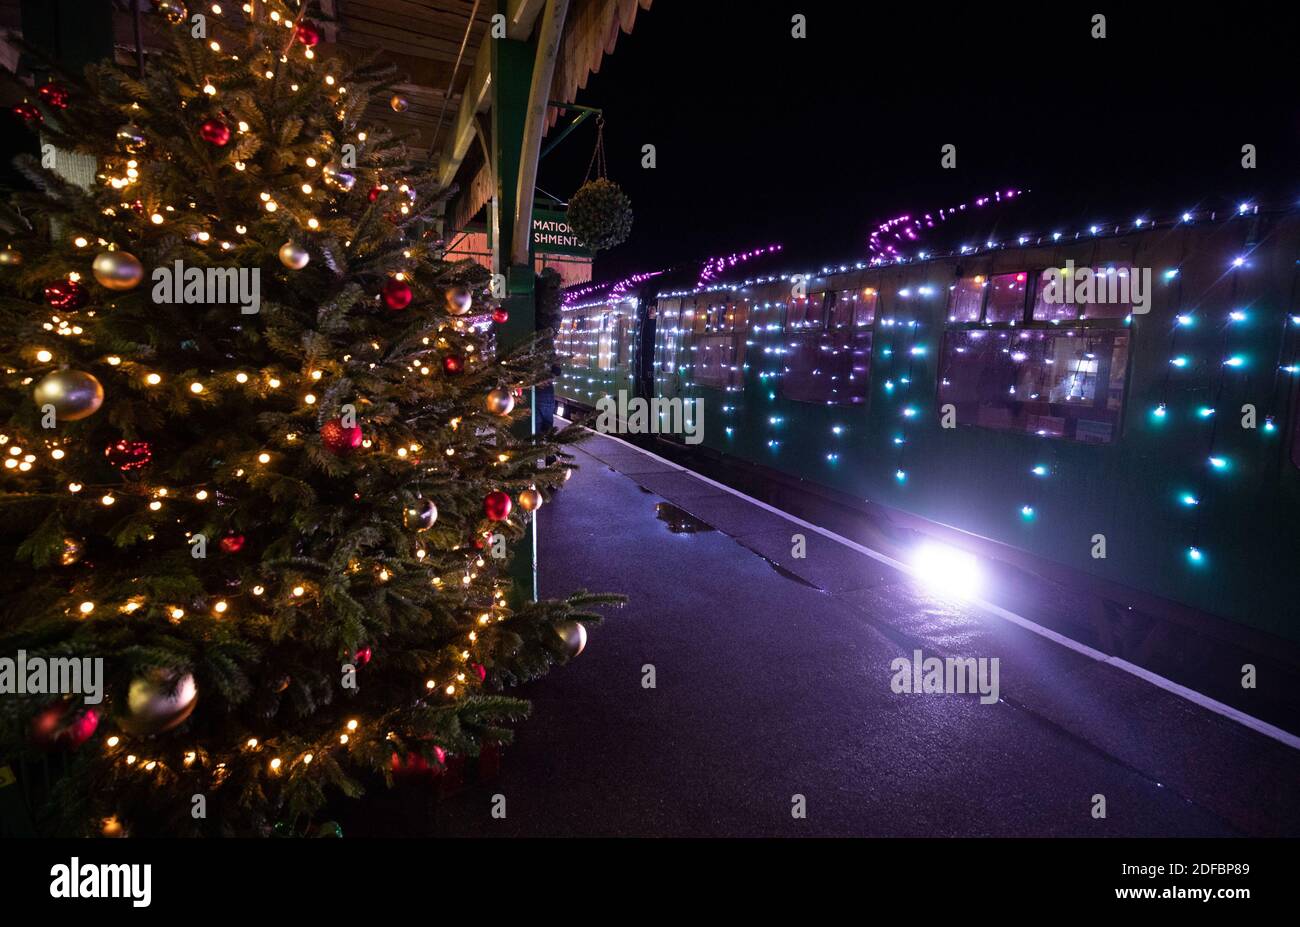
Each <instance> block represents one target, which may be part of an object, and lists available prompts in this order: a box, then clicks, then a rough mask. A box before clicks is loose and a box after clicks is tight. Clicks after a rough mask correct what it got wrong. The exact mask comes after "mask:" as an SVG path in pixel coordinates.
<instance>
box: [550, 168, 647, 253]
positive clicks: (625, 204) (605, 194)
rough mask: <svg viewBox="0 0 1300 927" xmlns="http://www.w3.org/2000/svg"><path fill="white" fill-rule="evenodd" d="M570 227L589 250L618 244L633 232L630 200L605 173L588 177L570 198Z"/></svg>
mask: <svg viewBox="0 0 1300 927" xmlns="http://www.w3.org/2000/svg"><path fill="white" fill-rule="evenodd" d="M566 220H567V221H568V223H569V228H571V229H573V231H574V234H576V235H577V236H578V238H580V239H581V240H582V243H583V244H584V245H586V246H587V247H588V248H590V249H591V250H592V251H603V250H605V249H607V248H613V247H614V246H615V245H621V244H622V243H623V242H625V241H627V236H628V235H630V234H631V232H632V201H631V200H629V199H628V198H627V194H626V193H624V192H623V191H622V190H620V189H619V186H618V184H616V183H614V181H612V180H609V179H607V178H605V177H600V178H597V179H596V180H589V181H587V182H586V183H584V184H583V185H582V186H581V187H579V188H578V192H577V193H575V194H573V197H572V198H571V199H570V200H569V212H568V215H567V217H566Z"/></svg>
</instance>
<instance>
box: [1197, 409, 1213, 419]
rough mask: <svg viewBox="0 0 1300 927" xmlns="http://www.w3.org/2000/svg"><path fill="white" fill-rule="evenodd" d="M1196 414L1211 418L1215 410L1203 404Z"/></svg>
mask: <svg viewBox="0 0 1300 927" xmlns="http://www.w3.org/2000/svg"><path fill="white" fill-rule="evenodd" d="M1196 414H1197V415H1199V416H1200V417H1201V418H1209V417H1210V416H1211V415H1213V414H1214V410H1213V409H1211V408H1210V407H1209V406H1201V407H1200V408H1199V409H1197V410H1196Z"/></svg>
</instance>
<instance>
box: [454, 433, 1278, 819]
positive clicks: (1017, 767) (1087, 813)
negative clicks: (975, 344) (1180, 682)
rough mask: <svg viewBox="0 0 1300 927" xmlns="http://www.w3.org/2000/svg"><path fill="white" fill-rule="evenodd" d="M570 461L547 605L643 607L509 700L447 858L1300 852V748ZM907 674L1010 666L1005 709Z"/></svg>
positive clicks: (637, 458) (717, 506)
mask: <svg viewBox="0 0 1300 927" xmlns="http://www.w3.org/2000/svg"><path fill="white" fill-rule="evenodd" d="M575 453H576V455H577V457H578V464H579V468H578V469H577V470H576V471H575V473H574V475H573V478H572V479H571V480H570V481H569V483H568V484H567V485H566V487H565V488H564V490H563V491H562V492H560V493H558V494H557V496H556V498H555V499H554V500H553V502H552V503H550V504H548V505H547V506H546V507H545V508H544V509H542V510H541V512H540V515H541V518H540V520H539V531H540V534H539V536H540V541H539V544H540V549H541V551H542V555H541V559H540V583H541V591H542V595H543V596H544V597H558V596H563V595H566V594H568V593H570V592H572V591H574V590H577V589H580V588H585V589H589V590H593V591H606V592H620V593H623V594H626V595H627V596H628V598H629V604H628V605H627V606H626V607H625V608H622V609H613V610H610V611H609V614H608V619H607V621H606V622H605V623H604V624H603V625H602V626H600V627H598V628H595V629H593V630H592V632H591V635H590V640H589V643H588V645H587V648H586V650H585V652H584V653H582V654H581V655H580V656H579V657H578V658H576V659H575V660H573V661H571V662H570V663H569V665H568V666H566V667H563V668H561V669H558V670H556V671H555V672H553V673H552V674H551V675H549V676H548V677H546V678H545V679H544V680H541V681H539V682H537V683H535V684H532V685H530V686H527V687H524V688H523V689H521V690H519V694H521V695H523V696H525V697H527V698H529V699H531V701H532V702H533V716H532V717H531V719H529V720H528V721H526V722H523V723H522V724H520V725H519V726H518V735H517V741H516V743H515V744H514V745H513V746H511V747H509V748H508V749H507V750H506V751H505V752H504V759H503V762H502V766H501V771H500V775H499V777H498V778H497V779H496V781H494V782H492V783H489V784H484V785H479V786H475V787H473V788H469V789H466V790H463V791H461V792H459V793H457V794H455V795H453V796H451V797H449V798H447V799H444V801H443V802H442V803H441V807H440V808H439V812H438V815H437V830H438V833H439V834H440V835H448V836H459V835H464V836H471V835H473V836H485V835H486V836H493V835H499V836H682V837H698V836H778V835H779V836H1000V835H1006V836H1059V835H1070V836H1095V837H1104V836H1234V835H1257V836H1297V835H1300V792H1298V791H1297V790H1296V788H1295V786H1296V783H1297V782H1300V750H1298V749H1296V746H1295V743H1296V742H1295V740H1294V738H1292V739H1291V742H1288V741H1287V739H1286V737H1285V736H1283V737H1280V738H1279V737H1278V736H1276V735H1274V736H1270V735H1269V734H1268V733H1267V732H1261V730H1259V729H1254V728H1252V727H1251V726H1250V725H1249V723H1242V721H1241V720H1236V719H1233V718H1232V717H1229V716H1225V715H1224V714H1223V713H1220V712H1217V711H1215V710H1213V709H1212V708H1211V707H1206V706H1205V705H1204V704H1198V702H1197V700H1196V698H1195V696H1194V694H1191V695H1190V696H1189V695H1188V693H1182V694H1180V693H1179V692H1178V691H1177V689H1176V687H1170V686H1162V685H1160V684H1159V681H1158V680H1157V681H1154V682H1153V681H1152V680H1150V679H1145V678H1142V677H1141V676H1140V675H1138V674H1135V673H1133V672H1126V671H1124V670H1123V669H1121V668H1119V667H1117V666H1115V665H1113V664H1112V663H1109V662H1107V661H1106V660H1105V659H1104V655H1100V654H1097V653H1096V652H1090V651H1089V650H1088V648H1086V647H1080V646H1072V645H1071V643H1070V642H1069V641H1066V640H1064V639H1060V640H1057V639H1053V637H1052V636H1051V632H1040V631H1035V630H1034V629H1033V628H1032V627H1029V626H1027V625H1024V624H1017V623H1016V622H1015V621H1014V620H1008V618H1007V617H1006V616H1001V615H998V614H995V613H993V612H991V611H990V610H988V609H986V608H984V607H983V606H981V605H980V604H978V603H971V602H964V601H961V600H957V599H953V598H949V597H946V596H942V595H938V594H935V593H934V592H931V591H929V589H928V587H926V586H925V585H923V584H922V583H921V582H919V581H918V580H917V579H916V578H914V577H913V576H912V575H910V574H909V573H908V572H907V571H905V570H902V569H899V568H897V567H896V566H894V565H892V564H891V563H890V562H888V560H887V558H885V559H882V558H880V557H876V556H872V555H871V553H870V552H864V550H862V549H859V546H855V545H853V544H852V543H848V542H842V541H840V540H838V539H836V538H835V537H832V536H827V535H826V534H822V533H818V532H816V531H815V530H809V528H808V527H807V526H805V525H802V524H800V523H799V522H798V521H797V520H792V519H791V518H790V517H789V516H785V515H783V514H782V513H780V512H778V511H776V510H773V509H771V508H770V507H767V506H765V505H764V504H762V503H758V502H756V501H755V500H751V499H748V498H746V497H743V496H741V495H739V494H737V493H735V492H733V491H730V490H728V489H726V488H725V487H721V486H719V485H718V484H716V483H712V482H710V481H708V480H705V479H702V478H699V477H697V476H695V475H692V474H691V473H689V472H687V471H685V470H683V469H682V468H681V467H679V466H677V465H675V464H673V463H670V462H667V461H665V460H662V459H660V458H657V457H655V456H652V455H650V454H649V453H647V452H645V451H642V450H639V449H637V448H634V447H632V446H631V445H629V444H626V443H623V442H621V441H619V440H617V439H614V438H611V437H607V436H603V435H592V436H591V437H590V439H589V440H587V441H585V442H583V443H582V444H580V445H579V446H578V450H576V451H575ZM679 510H680V511H679ZM682 513H686V515H688V516H691V517H689V518H688V517H685V516H684V515H683V514H682ZM794 534H802V535H804V537H805V541H806V546H807V550H806V556H805V557H803V558H797V557H795V556H792V548H793V546H794V542H793V541H792V536H793V535H794ZM1026 617H1029V618H1030V619H1031V620H1032V616H1026ZM917 650H920V651H922V653H923V655H924V656H925V657H939V658H946V657H963V658H965V657H975V658H980V657H987V658H994V657H996V658H998V660H999V666H1000V669H999V686H998V689H999V691H998V695H999V698H998V700H997V701H996V702H990V703H983V702H982V701H981V697H980V695H978V694H897V693H895V692H894V691H892V689H891V679H892V678H893V677H894V676H895V671H894V669H892V668H891V663H892V662H893V661H894V660H896V659H898V658H900V657H903V658H912V656H913V655H914V653H915V651H917ZM648 666H652V667H653V671H654V676H655V687H654V688H645V687H643V684H642V680H643V678H644V674H645V673H646V671H647V670H646V668H647V667H648ZM496 794H501V795H504V796H505V797H506V816H505V818H503V819H498V818H493V817H492V815H491V808H492V796H493V795H496ZM795 796H803V797H804V801H805V803H806V817H803V818H798V817H795V816H794V815H793V814H792V810H791V809H792V807H793V806H794V802H795V801H796V799H795V798H794V797H795ZM1096 796H1104V802H1105V816H1104V817H1099V816H1096V813H1097V812H1096V809H1098V807H1099V802H1098V799H1097V798H1096Z"/></svg>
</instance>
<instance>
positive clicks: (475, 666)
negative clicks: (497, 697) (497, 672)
mask: <svg viewBox="0 0 1300 927" xmlns="http://www.w3.org/2000/svg"><path fill="white" fill-rule="evenodd" d="M469 668H470V669H472V670H473V671H474V674H475V675H476V676H478V681H479V682H482V681H483V680H485V679H487V667H486V666H484V665H483V664H482V663H471V664H470V665H469Z"/></svg>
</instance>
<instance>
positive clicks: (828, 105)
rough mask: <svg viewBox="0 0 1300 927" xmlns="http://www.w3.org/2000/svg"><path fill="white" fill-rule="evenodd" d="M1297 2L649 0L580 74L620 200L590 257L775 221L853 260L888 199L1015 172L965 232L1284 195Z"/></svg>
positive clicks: (916, 204) (653, 248) (1291, 164)
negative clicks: (797, 32) (1100, 26)
mask: <svg viewBox="0 0 1300 927" xmlns="http://www.w3.org/2000/svg"><path fill="white" fill-rule="evenodd" d="M1107 7H1109V8H1107ZM796 12H802V13H804V14H805V15H806V16H807V17H808V38H806V39H802V40H795V39H793V38H791V36H790V29H791V22H790V18H791V16H792V15H793V14H794V13H796ZM1096 12H1101V13H1104V14H1105V15H1106V17H1107V36H1108V37H1107V38H1105V39H1101V40H1096V39H1093V38H1091V36H1090V32H1091V16H1092V14H1093V13H1096ZM1297 26H1300V14H1297V12H1296V11H1295V10H1294V9H1293V10H1291V11H1289V12H1285V13H1284V12H1282V11H1280V10H1268V11H1265V9H1264V8H1263V7H1253V6H1252V7H1247V6H1246V5H1240V6H1236V7H1222V6H1216V7H1213V8H1211V7H1208V6H1206V7H1201V6H1195V5H1178V6H1173V5H1169V6H1166V5H1157V6H1153V7H1151V8H1150V9H1147V10H1143V11H1140V12H1139V11H1134V10H1132V9H1130V4H1102V3H1099V4H1095V5H1094V6H1087V7H1085V6H1075V7H1071V6H1069V5H1066V6H1064V7H1062V6H1061V5H1059V4H1050V5H1049V4H1041V5H1037V6H1035V7H1029V6H1026V7H1023V8H1020V7H1016V6H1003V7H997V6H989V5H984V4H981V5H978V6H971V7H968V8H966V9H957V8H951V7H949V6H947V5H936V4H922V3H916V4H903V5H896V6H894V7H892V8H882V7H881V6H880V5H878V4H875V3H861V4H859V3H856V2H854V3H849V2H838V3H836V2H763V0H758V2H743V3H742V2H739V0H655V4H654V6H653V7H652V8H651V9H650V10H649V11H640V12H639V13H638V15H637V20H636V26H635V29H634V31H633V33H632V34H631V35H620V36H619V39H618V45H617V47H616V49H615V51H614V54H613V55H612V56H609V57H606V58H605V60H604V63H603V65H602V66H601V71H600V73H599V74H596V75H593V76H592V78H591V80H590V82H589V84H588V86H587V88H586V89H585V90H583V91H581V92H580V93H579V95H578V100H577V102H578V103H581V104H585V105H590V106H598V107H602V108H603V109H604V110H605V117H606V120H607V124H606V127H605V138H606V147H607V151H608V160H609V173H610V176H611V178H612V179H613V180H615V181H616V182H617V183H619V184H620V185H621V186H622V187H623V189H624V190H625V191H627V193H628V194H629V196H630V197H631V199H632V204H633V209H634V211H635V215H636V221H635V224H634V226H633V232H632V236H631V238H630V239H629V240H628V241H627V242H626V243H624V244H623V245H621V246H619V247H617V248H615V249H613V250H612V251H610V252H606V253H602V254H601V255H600V256H599V257H598V258H597V261H596V266H595V271H596V277H595V279H597V280H605V279H609V278H612V277H620V276H623V275H625V274H628V273H633V272H637V271H646V270H654V269H659V268H662V267H665V266H669V265H673V264H675V263H677V262H685V261H690V260H698V259H702V258H704V257H707V256H710V255H717V254H724V253H730V252H733V251H738V250H743V249H748V248H752V247H757V246H760V245H766V244H769V243H772V242H780V243H782V244H784V245H785V253H784V257H785V258H786V260H787V261H788V262H790V263H791V264H792V266H796V267H797V266H798V265H797V263H796V262H798V261H802V260H805V259H806V260H810V261H816V262H822V263H829V262H832V261H834V262H840V261H846V260H857V259H861V258H863V257H865V256H866V254H867V250H866V241H867V237H868V235H869V234H870V232H871V231H872V230H873V229H874V228H875V227H876V226H877V225H878V224H879V223H880V222H882V221H884V220H885V219H888V218H890V217H892V216H894V215H897V214H900V213H913V214H915V213H918V212H920V213H924V212H927V211H930V212H933V211H934V210H937V209H938V208H939V207H943V206H951V205H953V204H955V203H958V202H966V201H968V200H970V199H972V198H974V197H975V196H979V195H982V194H986V193H990V192H992V191H993V190H995V189H1003V190H1005V189H1007V188H1009V187H1014V188H1021V189H1028V190H1030V193H1029V194H1028V195H1027V196H1026V198H1025V199H1024V200H1023V202H1022V203H1021V204H1020V205H1019V206H1018V207H1016V208H1014V209H1010V210H1008V209H1004V208H1002V207H998V208H997V209H996V210H992V211H988V212H986V213H984V214H982V216H981V218H982V219H983V220H984V221H985V222H986V223H987V224H989V226H990V227H989V228H987V229H981V230H979V231H978V232H977V233H975V237H978V235H980V234H985V233H987V234H993V235H999V236H1001V237H1009V236H1012V235H1018V234H1022V233H1028V232H1038V233H1041V232H1045V231H1053V230H1056V229H1058V228H1059V229H1062V230H1064V229H1069V230H1077V229H1078V228H1081V227H1085V226H1087V225H1089V224H1091V223H1092V222H1100V223H1101V224H1103V225H1104V224H1105V223H1106V222H1107V221H1111V222H1131V221H1132V220H1133V219H1134V218H1136V217H1139V216H1158V215H1171V214H1177V213H1180V212H1182V211H1183V210H1186V209H1195V208H1198V207H1199V208H1222V207H1223V206H1224V205H1228V206H1229V207H1230V206H1231V205H1232V204H1234V203H1236V202H1238V201H1241V200H1251V201H1258V202H1264V203H1273V204H1285V205H1291V204H1294V203H1296V202H1297V200H1298V199H1300V171H1297V168H1300V100H1298V99H1297V93H1296V88H1297V80H1296V75H1295V72H1294V67H1295V61H1296V59H1297V53H1296V48H1297V43H1298V41H1300V40H1298V39H1297V35H1298V34H1300V33H1298V31H1297ZM593 122H594V121H593V120H589V121H588V122H587V123H586V124H584V125H583V126H581V127H580V128H579V129H578V130H577V131H576V132H575V133H574V134H573V135H571V136H570V137H569V138H568V139H566V140H565V141H564V142H563V143H562V144H561V146H560V147H559V148H558V149H556V151H555V152H553V153H552V154H551V155H549V156H548V157H547V158H546V159H545V160H544V161H543V162H542V166H541V172H540V176H539V186H540V187H542V188H543V189H545V190H546V191H548V192H550V193H552V194H554V195H556V196H559V197H561V198H565V199H567V198H568V197H569V196H571V195H572V193H573V192H574V191H575V190H576V189H577V187H578V186H579V185H580V184H581V182H582V180H583V176H584V174H585V173H586V170H587V165H588V162H589V160H590V157H591V150H592V145H593V144H594V138H595V129H594V125H593ZM647 143H650V144H654V145H655V146H656V148H657V157H658V166H657V167H656V168H655V169H653V170H646V169H643V168H642V167H641V166H640V165H641V146H642V145H643V144H647ZM945 143H952V144H955V145H956V146H957V168H956V169H955V170H942V169H941V168H940V166H939V158H940V146H942V145H943V144H945ZM1246 143H1251V144H1254V145H1255V146H1256V147H1257V157H1258V168H1257V169H1256V170H1253V171H1247V170H1243V169H1242V167H1241V157H1242V156H1241V146H1242V145H1243V144H1246ZM995 213H996V215H995ZM968 238H969V240H974V238H973V237H970V236H963V238H962V240H963V241H964V240H967V239H968ZM937 244H939V243H938V242H936V245H937Z"/></svg>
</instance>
